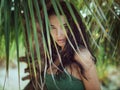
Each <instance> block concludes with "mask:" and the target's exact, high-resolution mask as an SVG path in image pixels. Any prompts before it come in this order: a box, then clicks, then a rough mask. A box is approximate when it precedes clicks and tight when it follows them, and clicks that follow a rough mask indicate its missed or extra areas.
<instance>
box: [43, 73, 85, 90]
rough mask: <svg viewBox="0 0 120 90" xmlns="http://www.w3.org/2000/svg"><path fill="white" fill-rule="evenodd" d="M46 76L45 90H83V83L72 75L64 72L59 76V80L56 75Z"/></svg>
mask: <svg viewBox="0 0 120 90" xmlns="http://www.w3.org/2000/svg"><path fill="white" fill-rule="evenodd" d="M53 76H54V78H53V77H52V75H51V74H46V78H45V80H46V87H47V90H85V88H84V85H83V82H82V81H81V80H79V79H77V78H75V77H73V76H72V75H68V74H66V73H65V72H64V73H63V74H61V75H60V78H58V77H56V75H53Z"/></svg>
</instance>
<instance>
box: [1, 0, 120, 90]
mask: <svg viewBox="0 0 120 90" xmlns="http://www.w3.org/2000/svg"><path fill="white" fill-rule="evenodd" d="M59 1H62V0H28V1H26V0H1V1H0V42H3V41H4V44H1V46H0V49H1V50H0V59H1V56H2V54H1V53H2V51H5V53H4V57H6V58H5V59H6V72H7V74H8V72H9V62H10V60H9V59H10V55H11V53H10V50H11V43H13V42H15V43H16V45H15V46H16V47H15V50H16V53H17V54H16V57H17V62H18V72H19V73H18V76H19V75H20V65H19V57H20V55H19V54H20V53H19V52H20V49H19V47H20V46H19V43H20V42H23V41H22V40H21V41H20V40H19V38H21V36H22V37H23V38H24V44H25V46H24V47H25V55H26V56H27V62H28V66H29V67H31V68H33V71H30V72H31V74H32V72H33V74H34V76H35V77H36V78H35V82H36V83H38V82H39V81H40V87H41V88H43V86H42V82H44V81H43V79H42V76H41V75H40V76H39V77H40V78H39V80H38V78H37V72H38V71H37V70H36V62H38V67H39V72H41V69H42V64H41V63H42V60H43V59H46V57H47V56H48V57H49V59H51V52H52V51H51V43H50V41H51V40H50V32H49V29H50V23H49V19H48V14H47V9H49V6H50V5H53V7H54V9H55V12H56V15H57V17H58V19H59V20H60V13H59V10H60V11H61V12H62V14H63V15H64V16H65V14H64V12H63V11H64V10H62V8H61V5H60V4H59ZM69 2H71V3H72V4H73V5H74V6H75V7H76V9H77V10H78V12H79V13H80V16H81V18H82V20H83V22H84V23H85V25H86V29H87V33H88V34H89V36H90V42H91V47H92V49H93V51H94V52H97V53H96V56H98V55H99V51H100V52H103V51H105V52H106V53H102V54H100V57H98V59H99V61H98V62H99V63H101V64H102V63H103V62H104V60H105V59H106V57H107V60H109V61H110V62H111V63H112V62H115V65H116V64H117V65H118V64H119V63H120V61H119V59H120V56H119V53H120V51H119V49H120V1H119V0H105V1H104V0H103V1H101V0H76V1H75V0H66V6H67V7H68V9H69V11H70V14H71V16H72V18H73V19H74V22H75V23H76V25H77V18H76V17H75V15H74V12H73V10H72V9H71V6H70V4H69ZM58 9H59V10H58ZM21 11H22V13H21ZM43 19H44V20H45V22H43ZM60 22H61V21H60ZM36 23H37V24H38V25H39V30H38V28H37V26H36ZM43 23H45V27H46V33H47V41H46V40H45V36H44V33H43V31H44V30H43V28H44V26H43ZM67 25H68V28H69V29H70V33H71V34H72V30H71V27H70V25H69V22H67ZM62 28H63V29H64V32H65V33H66V31H65V28H64V26H63V25H62ZM78 28H79V30H80V27H78ZM21 29H22V30H21ZM80 33H81V32H80ZM72 35H73V34H72ZM81 35H82V33H81ZM66 36H67V35H66ZM73 37H74V35H73ZM3 39H4V40H3ZM83 40H84V38H83ZM68 41H69V38H68ZM69 43H70V42H69ZM84 43H85V41H84ZM47 44H48V48H47ZM4 45H5V46H4ZM70 45H71V46H72V44H71V43H70ZM3 46H4V47H5V48H3ZM55 46H56V45H55ZM86 46H87V45H86ZM72 47H73V48H74V46H72ZM56 49H57V48H56ZM111 52H112V53H111ZM58 54H59V53H58ZM111 54H112V55H111ZM104 55H105V56H106V57H104ZM111 58H113V59H112V60H111ZM35 59H37V60H35ZM102 59H103V60H102ZM31 63H32V66H31ZM45 63H46V62H45ZM51 63H52V62H51ZM30 70H31V69H30ZM19 77H20V76H19ZM19 81H20V80H19ZM19 83H20V82H19ZM19 89H20V87H19Z"/></svg>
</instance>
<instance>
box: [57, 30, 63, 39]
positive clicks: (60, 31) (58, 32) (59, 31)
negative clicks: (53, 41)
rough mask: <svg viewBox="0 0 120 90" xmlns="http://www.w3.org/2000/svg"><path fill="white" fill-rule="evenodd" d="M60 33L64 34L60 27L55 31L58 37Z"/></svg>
mask: <svg viewBox="0 0 120 90" xmlns="http://www.w3.org/2000/svg"><path fill="white" fill-rule="evenodd" d="M62 35H64V32H63V30H62V29H61V28H60V29H58V31H57V36H58V37H61V36H62Z"/></svg>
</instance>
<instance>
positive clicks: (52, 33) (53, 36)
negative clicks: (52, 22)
mask: <svg viewBox="0 0 120 90" xmlns="http://www.w3.org/2000/svg"><path fill="white" fill-rule="evenodd" d="M50 34H51V36H52V38H53V39H54V40H55V39H56V33H55V32H52V31H51V32H50Z"/></svg>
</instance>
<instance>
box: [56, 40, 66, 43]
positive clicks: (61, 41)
mask: <svg viewBox="0 0 120 90" xmlns="http://www.w3.org/2000/svg"><path fill="white" fill-rule="evenodd" d="M57 41H58V42H59V43H64V42H65V39H58V40H57Z"/></svg>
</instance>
